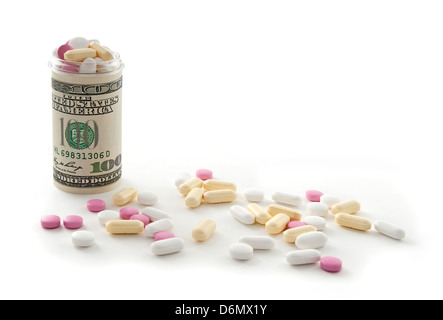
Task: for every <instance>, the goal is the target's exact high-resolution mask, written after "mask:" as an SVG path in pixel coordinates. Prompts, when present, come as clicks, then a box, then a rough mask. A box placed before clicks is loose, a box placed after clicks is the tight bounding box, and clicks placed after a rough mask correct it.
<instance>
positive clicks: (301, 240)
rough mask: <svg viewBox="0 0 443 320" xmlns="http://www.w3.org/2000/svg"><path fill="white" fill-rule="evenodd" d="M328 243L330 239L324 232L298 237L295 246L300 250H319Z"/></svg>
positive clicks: (308, 233) (309, 233) (304, 234)
mask: <svg viewBox="0 0 443 320" xmlns="http://www.w3.org/2000/svg"><path fill="white" fill-rule="evenodd" d="M327 241H328V237H327V236H326V235H325V234H324V233H323V232H320V231H317V232H307V233H303V234H301V235H299V236H298V237H297V239H296V240H295V245H296V247H297V248H299V249H317V248H321V247H323V246H324V245H325V244H326V242H327Z"/></svg>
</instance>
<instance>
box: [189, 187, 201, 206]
mask: <svg viewBox="0 0 443 320" xmlns="http://www.w3.org/2000/svg"><path fill="white" fill-rule="evenodd" d="M203 192H204V190H203V188H194V189H192V190H191V191H189V193H188V194H187V195H186V197H185V205H186V206H187V207H189V208H197V207H198V206H199V205H200V204H201V203H202V200H203Z"/></svg>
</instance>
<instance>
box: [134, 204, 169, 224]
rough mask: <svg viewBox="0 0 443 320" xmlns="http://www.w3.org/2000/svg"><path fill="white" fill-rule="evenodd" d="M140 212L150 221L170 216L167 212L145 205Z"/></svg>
mask: <svg viewBox="0 0 443 320" xmlns="http://www.w3.org/2000/svg"><path fill="white" fill-rule="evenodd" d="M141 213H143V214H144V215H147V216H148V217H149V219H150V220H151V221H157V220H160V219H171V218H172V216H171V214H170V213H169V212H166V211H163V210H160V209H157V208H152V207H145V208H143V209H141Z"/></svg>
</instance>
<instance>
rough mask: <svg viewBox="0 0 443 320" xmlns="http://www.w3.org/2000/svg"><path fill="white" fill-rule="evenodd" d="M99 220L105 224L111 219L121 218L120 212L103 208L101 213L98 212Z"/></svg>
mask: <svg viewBox="0 0 443 320" xmlns="http://www.w3.org/2000/svg"><path fill="white" fill-rule="evenodd" d="M97 218H98V221H99V222H100V223H101V224H102V225H105V224H106V222H108V221H110V220H116V219H119V218H120V213H119V212H118V211H115V210H102V211H100V212H99V213H97Z"/></svg>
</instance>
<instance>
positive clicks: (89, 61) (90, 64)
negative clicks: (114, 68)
mask: <svg viewBox="0 0 443 320" xmlns="http://www.w3.org/2000/svg"><path fill="white" fill-rule="evenodd" d="M78 72H79V73H96V72H97V62H96V61H95V60H94V59H93V58H86V59H85V60H84V61H83V62H82V63H81V65H80V67H79V69H78Z"/></svg>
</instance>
